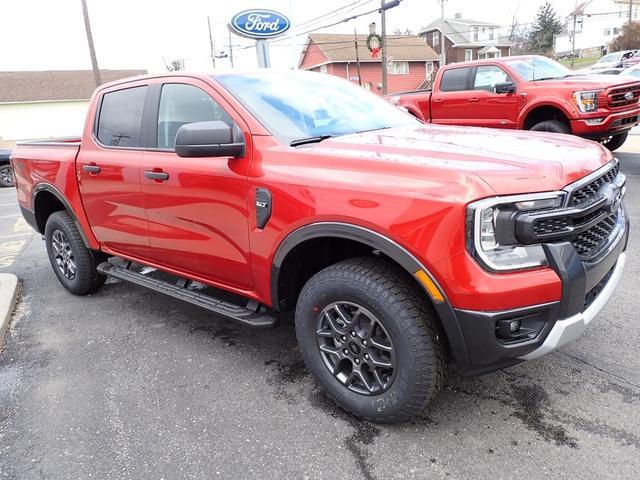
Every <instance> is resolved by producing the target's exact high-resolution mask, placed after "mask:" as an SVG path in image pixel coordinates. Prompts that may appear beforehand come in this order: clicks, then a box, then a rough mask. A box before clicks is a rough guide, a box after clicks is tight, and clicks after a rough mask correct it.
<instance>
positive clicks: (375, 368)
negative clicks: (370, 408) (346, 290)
mask: <svg viewBox="0 0 640 480" xmlns="http://www.w3.org/2000/svg"><path fill="white" fill-rule="evenodd" d="M316 338H317V341H318V348H319V350H320V355H321V356H322V360H323V361H324V364H325V366H326V367H327V369H328V370H329V372H331V374H332V375H333V376H334V377H335V378H336V379H337V380H338V381H339V382H340V383H342V384H343V385H344V386H345V387H347V388H348V389H349V390H351V391H353V392H356V393H359V394H362V395H379V394H381V393H383V392H385V391H386V390H388V389H389V387H390V386H391V385H392V383H393V380H394V378H395V375H396V370H397V360H396V354H395V349H394V347H393V343H392V342H391V338H390V336H389V334H388V333H387V331H386V330H385V328H384V326H383V325H382V323H381V322H380V320H379V319H378V318H377V317H376V316H375V315H374V314H373V313H372V312H370V311H369V310H367V309H366V308H364V307H362V306H360V305H358V304H356V303H353V302H333V303H331V304H330V305H328V306H327V307H325V308H324V309H323V310H322V312H321V313H320V315H319V317H318V324H317V330H316Z"/></svg>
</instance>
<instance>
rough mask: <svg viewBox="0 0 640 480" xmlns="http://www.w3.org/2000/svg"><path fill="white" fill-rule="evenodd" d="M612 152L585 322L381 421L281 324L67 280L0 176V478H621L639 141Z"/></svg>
mask: <svg viewBox="0 0 640 480" xmlns="http://www.w3.org/2000/svg"><path fill="white" fill-rule="evenodd" d="M636 144H637V145H636ZM629 146H630V148H631V149H632V150H635V151H637V152H640V137H638V138H634V139H633V140H632V141H630V143H629ZM620 157H621V158H622V160H623V170H624V171H626V172H627V174H629V189H628V191H629V193H628V198H627V205H628V206H629V209H630V211H631V216H632V222H633V232H632V237H633V238H632V242H631V246H630V252H629V253H630V258H629V262H628V266H627V270H626V273H625V276H624V278H623V280H622V283H621V285H620V287H619V289H618V291H617V293H616V295H615V298H614V299H613V300H612V301H611V302H610V304H609V306H608V307H607V308H606V309H605V311H604V312H603V313H602V315H601V316H600V318H599V319H598V320H597V321H596V323H595V325H593V326H592V327H591V328H590V329H589V330H588V332H587V333H586V334H585V335H584V336H583V337H582V338H580V339H579V340H578V341H576V342H574V343H573V344H571V345H568V346H566V347H565V348H562V349H561V350H560V351H559V352H555V353H552V354H550V355H548V356H546V357H545V358H542V359H540V360H537V361H533V362H530V363H526V364H523V365H519V366H517V367H514V368H511V369H509V370H507V371H503V372H497V373H493V374H489V375H485V376H482V377H479V378H474V379H468V378H462V377H460V376H458V375H455V374H454V375H452V376H451V378H450V379H449V381H448V383H447V385H446V388H445V389H444V391H443V392H442V393H441V395H440V396H439V397H438V398H437V400H436V401H435V402H434V403H433V404H432V405H431V406H430V408H429V409H428V410H427V411H426V412H424V414H423V415H422V416H421V417H419V418H418V419H416V421H415V422H413V423H411V424H407V425H402V426H392V427H387V426H376V425H372V424H369V423H365V422H362V421H359V420H356V419H354V418H352V417H350V416H348V415H346V414H344V413H342V412H341V411H340V410H339V409H337V408H336V407H334V406H333V405H332V404H331V403H330V402H329V401H328V400H327V399H326V398H325V397H324V396H323V395H322V394H321V393H320V392H319V391H318V389H317V388H316V387H315V385H314V382H313V381H312V379H311V378H310V377H309V376H308V375H307V374H306V372H305V370H304V368H303V366H302V364H301V359H300V355H299V353H298V352H297V350H296V344H295V336H294V332H293V328H292V326H291V323H290V322H287V321H285V322H283V324H282V325H281V326H280V327H279V328H277V329H276V330H274V331H268V332H259V333H257V332H252V331H247V330H244V329H242V328H239V327H236V326H234V325H231V324H229V323H225V322H223V321H219V320H216V319H215V318H212V317H211V316H209V315H208V314H207V313H205V312H203V311H201V310H199V309H197V308H192V307H190V306H187V305H184V304H182V303H179V302H176V301H173V300H171V299H169V298H166V297H163V296H161V295H158V294H154V293H150V292H148V291H145V290H143V289H140V288H135V287H131V286H129V285H124V284H118V283H110V284H108V285H106V286H105V288H103V289H102V290H101V291H100V292H99V293H98V294H96V295H94V296H90V297H83V298H80V297H74V296H72V295H70V294H68V293H67V292H66V291H65V290H63V289H62V287H61V286H60V285H59V284H58V282H57V280H56V279H55V277H54V275H53V273H52V271H51V268H50V266H49V264H48V261H47V259H46V257H45V253H44V245H43V243H42V241H41V240H40V238H39V237H38V236H37V235H35V234H33V235H32V234H31V233H29V232H28V231H25V226H24V224H23V222H22V221H21V219H20V218H19V217H18V216H17V208H16V207H15V205H13V199H14V197H15V193H14V192H13V191H12V190H8V189H5V190H2V191H0V220H1V221H2V226H1V227H0V271H10V272H14V273H16V274H17V275H18V276H19V277H20V278H21V279H22V281H23V293H22V298H21V301H20V303H19V305H18V310H17V313H16V315H15V318H14V320H13V323H12V326H11V329H10V332H9V335H8V338H7V346H6V350H5V351H4V352H3V353H1V354H0V478H12V479H14V478H15V479H39V478H52V479H62V478H70V479H77V478H100V479H115V478H118V479H121V478H137V479H147V478H156V479H160V478H166V479H175V478H201V479H204V478H234V479H240V478H265V479H266V478H292V479H298V478H340V479H342V478H364V479H371V478H377V479H392V478H398V479H404V478H496V479H497V478H541V477H543V476H550V477H552V478H564V477H566V478H615V479H620V478H638V477H637V475H638V472H640V415H638V411H639V410H638V407H639V406H640V368H638V366H639V365H638V363H639V362H638V345H639V344H640V332H639V329H638V321H637V319H638V307H639V303H638V295H637V290H636V289H637V288H638V284H637V283H636V282H637V279H638V272H639V270H640V259H639V258H638V257H639V255H638V253H639V251H638V250H639V248H640V247H639V245H640V244H639V243H638V242H637V241H636V240H637V238H638V226H639V225H640V218H639V217H640V154H634V153H622V154H620Z"/></svg>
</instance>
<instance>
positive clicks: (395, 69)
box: [391, 62, 409, 75]
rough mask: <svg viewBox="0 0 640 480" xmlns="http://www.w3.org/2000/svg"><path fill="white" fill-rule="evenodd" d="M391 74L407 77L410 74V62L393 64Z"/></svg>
mask: <svg viewBox="0 0 640 480" xmlns="http://www.w3.org/2000/svg"><path fill="white" fill-rule="evenodd" d="M391 73H393V74H394V75H406V74H408V73H409V62H391Z"/></svg>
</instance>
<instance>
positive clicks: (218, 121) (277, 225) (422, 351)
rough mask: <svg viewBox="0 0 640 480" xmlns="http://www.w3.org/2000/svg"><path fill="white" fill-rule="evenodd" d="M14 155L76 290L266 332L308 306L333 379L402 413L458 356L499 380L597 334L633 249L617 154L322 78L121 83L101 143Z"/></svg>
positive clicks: (310, 325)
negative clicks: (180, 305)
mask: <svg viewBox="0 0 640 480" xmlns="http://www.w3.org/2000/svg"><path fill="white" fill-rule="evenodd" d="M12 163H13V169H14V172H15V181H16V184H17V193H18V201H19V204H20V208H21V209H22V213H23V215H24V217H25V219H26V220H27V222H28V223H29V224H31V225H32V226H33V228H35V229H36V230H37V231H38V232H40V233H42V234H43V236H44V241H45V245H46V250H47V253H48V256H49V259H50V262H51V265H52V268H53V272H54V273H55V275H56V276H57V278H58V280H59V281H60V282H61V283H62V285H63V286H64V287H65V288H66V289H67V290H69V291H70V292H71V293H73V294H78V295H85V294H90V293H93V292H96V291H97V290H98V289H99V288H100V287H101V286H102V285H103V283H104V282H105V278H106V277H107V276H113V277H116V278H119V279H121V280H124V281H128V282H133V283H135V284H139V285H142V286H144V287H148V288H151V289H154V290H156V291H158V292H162V293H164V294H167V295H171V296H173V297H175V298H178V299H181V300H184V301H186V302H190V303H192V304H195V305H198V306H200V307H203V308H206V309H208V310H210V311H212V312H215V313H216V314H218V315H220V316H223V317H225V318H227V319H229V320H233V321H237V322H240V323H242V324H245V325H248V326H252V327H270V326H273V325H274V324H275V323H276V321H277V318H278V314H279V312H288V311H295V328H296V333H297V338H298V341H299V347H300V351H301V353H302V356H303V358H304V360H305V362H306V365H307V366H308V368H309V370H310V371H311V372H312V373H313V375H314V376H315V378H316V379H317V381H318V383H319V384H320V385H321V386H322V387H323V388H324V390H325V391H326V392H327V394H328V395H329V396H330V397H331V398H333V399H334V400H335V401H336V402H337V403H338V404H339V405H341V406H342V407H343V408H345V409H346V410H348V411H350V412H352V413H354V414H356V415H359V416H362V417H365V418H368V419H371V420H374V421H380V422H394V421H402V420H406V419H408V418H410V417H411V416H412V415H413V414H415V413H416V412H418V411H419V410H420V409H421V408H422V407H423V406H424V405H426V404H427V403H428V402H429V400H430V399H431V398H432V397H433V396H434V395H435V393H436V392H437V391H438V389H439V388H440V387H441V385H442V382H443V378H444V372H445V367H446V366H447V362H448V359H449V358H452V359H453V361H455V362H456V363H457V364H458V365H460V367H461V368H462V369H464V370H465V371H466V372H468V373H481V372H486V371H489V370H493V369H497V368H502V367H506V366H509V365H513V364H515V363H518V362H521V361H523V360H529V359H533V358H536V357H539V356H540V355H542V354H544V353H547V352H549V351H551V350H553V349H555V348H557V347H559V346H561V345H563V344H565V343H566V342H568V341H570V340H572V339H574V338H576V337H577V336H578V335H579V334H580V333H581V332H582V331H583V330H584V329H585V328H586V326H587V325H588V324H589V323H590V322H591V321H592V320H593V319H594V317H595V316H596V315H597V314H598V312H599V311H600V310H601V309H602V307H603V306H604V304H605V303H606V302H607V300H608V299H609V298H610V297H611V295H612V293H613V290H614V289H615V287H616V284H617V283H618V281H619V279H620V276H621V273H622V269H623V267H624V264H625V258H626V257H625V253H624V252H625V249H626V245H627V236H628V231H629V229H628V222H627V215H626V213H625V208H624V206H623V205H622V198H623V195H624V193H625V176H624V175H623V174H622V173H621V172H620V171H619V165H618V162H617V160H616V159H615V158H614V157H613V156H612V154H611V153H610V152H609V151H608V150H607V149H605V148H604V147H602V146H601V145H598V144H595V143H593V142H587V141H584V140H582V139H579V138H576V137H572V136H568V135H553V134H548V133H535V132H507V131H503V130H495V129H483V128H460V127H452V126H437V125H425V124H423V123H422V122H420V121H418V120H416V119H415V118H413V117H412V116H411V115H409V114H407V113H406V112H403V111H402V110H401V109H398V108H396V107H393V106H392V105H390V104H389V103H387V102H385V101H384V100H382V99H380V98H378V97H376V96H375V95H373V94H371V93H369V92H366V91H364V90H363V89H360V88H358V87H356V86H353V85H351V84H350V83H349V82H346V81H344V80H341V79H338V78H336V77H332V76H329V75H323V74H317V73H311V72H291V73H286V74H278V73H273V72H261V73H256V74H224V75H223V74H221V75H215V76H205V75H187V74H177V73H174V74H167V75H162V76H144V77H137V78H133V79H129V80H123V81H119V82H115V83H111V84H108V85H104V86H101V87H100V88H99V89H98V90H97V91H96V92H95V94H94V95H93V98H92V100H91V104H90V108H89V112H88V116H87V121H86V126H85V129H84V134H83V136H82V138H81V139H80V138H77V139H63V140H60V141H51V142H42V143H40V142H35V143H23V144H19V145H18V146H17V147H16V149H15V150H14V151H13V157H12ZM150 267H151V268H150Z"/></svg>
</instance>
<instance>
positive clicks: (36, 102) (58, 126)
mask: <svg viewBox="0 0 640 480" xmlns="http://www.w3.org/2000/svg"><path fill="white" fill-rule="evenodd" d="M144 73H147V72H146V70H101V78H102V81H104V82H110V81H113V80H117V79H120V78H125V77H131V76H135V75H141V74H144ZM94 90H95V82H94V79H93V72H92V71H91V70H48V71H30V72H0V147H3V146H4V147H11V146H12V145H13V144H15V142H16V141H17V140H30V139H46V138H51V137H67V136H75V135H81V134H82V129H83V127H84V120H85V117H86V114H87V108H88V106H89V99H90V98H91V94H92V93H93V91H94Z"/></svg>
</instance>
